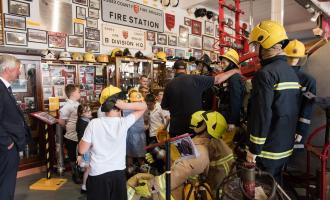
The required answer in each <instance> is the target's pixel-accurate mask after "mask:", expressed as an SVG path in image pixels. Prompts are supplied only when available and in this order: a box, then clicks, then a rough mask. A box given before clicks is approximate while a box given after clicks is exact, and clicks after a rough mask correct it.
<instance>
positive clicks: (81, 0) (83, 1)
mask: <svg viewBox="0 0 330 200" xmlns="http://www.w3.org/2000/svg"><path fill="white" fill-rule="evenodd" d="M72 3H76V4H80V5H84V6H87V0H72Z"/></svg>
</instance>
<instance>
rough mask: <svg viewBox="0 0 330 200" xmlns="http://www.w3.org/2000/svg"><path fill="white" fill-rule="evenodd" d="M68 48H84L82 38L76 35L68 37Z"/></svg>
mask: <svg viewBox="0 0 330 200" xmlns="http://www.w3.org/2000/svg"><path fill="white" fill-rule="evenodd" d="M68 46H69V47H76V48H84V37H82V36H77V35H69V36H68Z"/></svg>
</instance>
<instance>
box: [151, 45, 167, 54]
mask: <svg viewBox="0 0 330 200" xmlns="http://www.w3.org/2000/svg"><path fill="white" fill-rule="evenodd" d="M161 51H164V47H158V46H152V53H153V54H156V53H158V52H161Z"/></svg>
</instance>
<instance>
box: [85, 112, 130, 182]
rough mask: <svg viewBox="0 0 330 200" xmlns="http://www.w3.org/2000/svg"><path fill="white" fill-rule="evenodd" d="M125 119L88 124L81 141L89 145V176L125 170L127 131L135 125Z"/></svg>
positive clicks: (106, 118) (100, 120)
mask: <svg viewBox="0 0 330 200" xmlns="http://www.w3.org/2000/svg"><path fill="white" fill-rule="evenodd" d="M135 121H136V118H135V116H134V115H133V114H130V115H128V116H127V117H101V118H96V119H93V120H92V121H91V122H89V124H88V126H87V128H86V130H85V133H84V136H83V138H82V140H84V141H85V142H87V143H90V144H91V148H90V151H91V162H90V166H91V171H90V172H89V175H90V176H97V175H100V174H104V173H107V172H110V171H115V170H123V169H125V168H126V161H125V158H126V137H127V130H128V129H129V128H130V127H131V126H132V125H133V124H134V123H135Z"/></svg>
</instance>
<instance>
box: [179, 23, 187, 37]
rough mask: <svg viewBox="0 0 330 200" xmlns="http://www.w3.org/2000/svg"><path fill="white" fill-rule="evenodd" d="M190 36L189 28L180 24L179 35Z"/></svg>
mask: <svg viewBox="0 0 330 200" xmlns="http://www.w3.org/2000/svg"><path fill="white" fill-rule="evenodd" d="M188 36H189V28H188V27H185V26H181V25H180V26H179V37H181V38H188Z"/></svg>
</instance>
